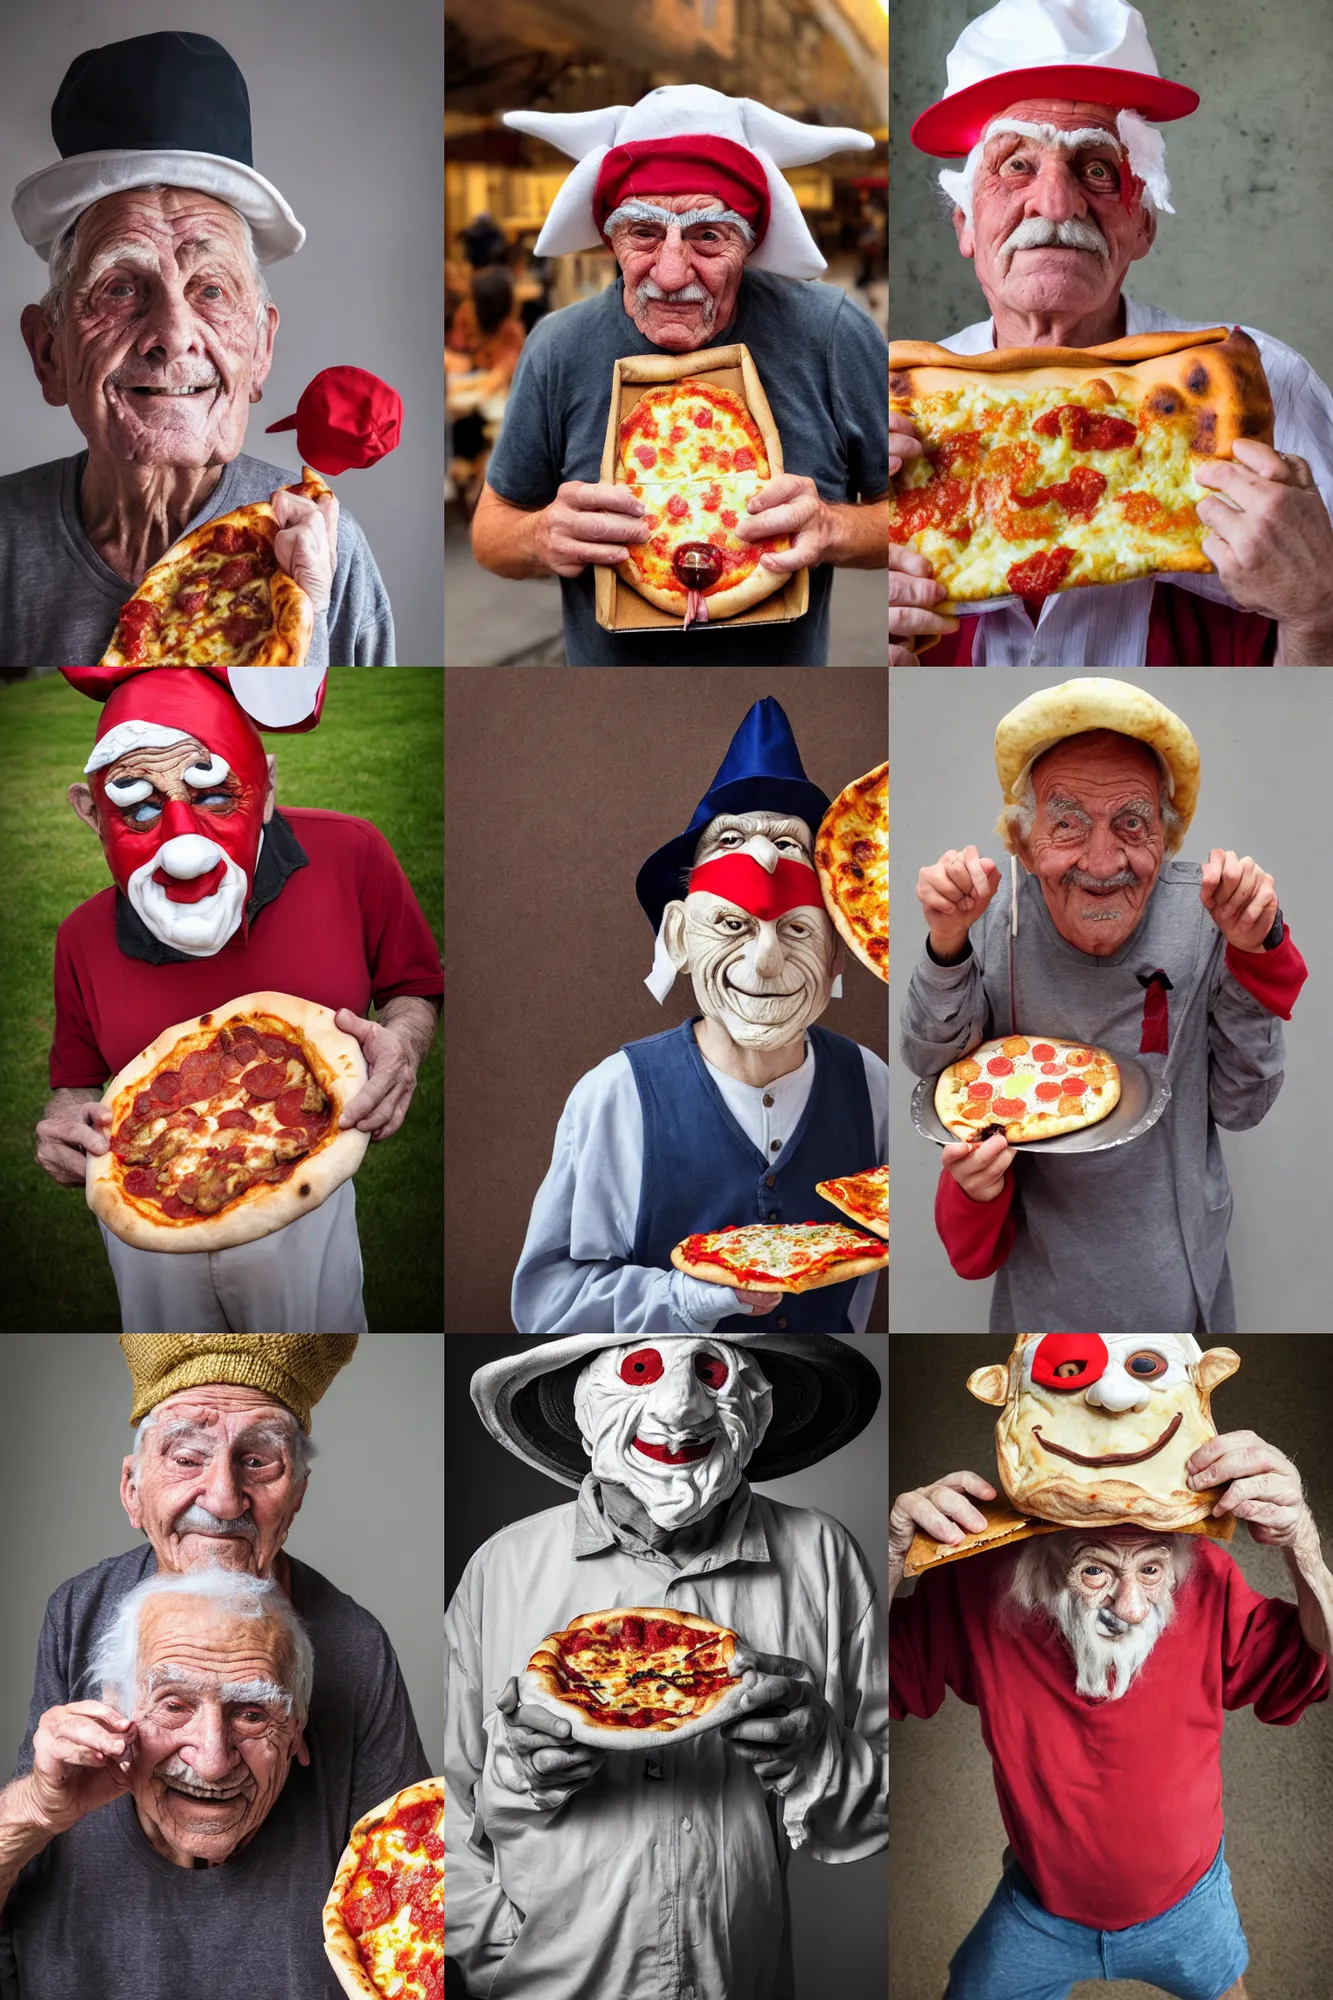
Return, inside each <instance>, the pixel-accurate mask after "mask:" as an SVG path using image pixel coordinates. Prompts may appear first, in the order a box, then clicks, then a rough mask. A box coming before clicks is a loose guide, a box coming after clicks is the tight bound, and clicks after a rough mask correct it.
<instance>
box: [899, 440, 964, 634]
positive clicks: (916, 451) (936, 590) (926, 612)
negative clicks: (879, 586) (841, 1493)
mask: <svg viewBox="0 0 1333 2000" xmlns="http://www.w3.org/2000/svg"><path fill="white" fill-rule="evenodd" d="M924 452H925V446H924V445H923V444H922V442H921V440H920V438H919V437H918V436H917V434H916V429H915V426H914V425H913V424H912V422H911V421H910V419H909V418H907V417H905V416H903V414H902V412H901V411H899V410H895V409H894V408H893V406H892V404H890V406H889V475H890V477H891V478H892V477H895V476H896V475H897V474H898V473H899V472H901V471H902V468H903V464H904V462H905V461H906V460H907V459H909V458H921V457H922V456H923V455H924ZM947 596H948V592H947V591H946V590H945V588H944V586H943V584H940V583H936V581H935V578H934V575H933V574H932V572H931V567H930V563H929V562H928V561H927V559H926V557H925V556H919V555H918V554H917V553H916V550H915V549H904V548H898V547H896V546H895V545H893V544H890V546H889V665H890V666H891V667H910V666H911V665H912V663H913V661H914V660H915V659H916V654H915V653H914V652H913V651H912V649H911V647H910V646H895V645H894V643H893V642H894V640H895V639H912V638H916V637H919V636H920V635H921V634H928V635H929V636H931V637H933V638H939V637H941V636H942V635H943V634H944V633H946V632H956V631H957V630H958V620H957V619H956V618H951V617H949V616H947V615H941V614H940V613H939V612H937V611H935V610H933V609H932V606H934V605H937V604H939V603H940V601H941V600H942V599H943V598H945V597H947Z"/></svg>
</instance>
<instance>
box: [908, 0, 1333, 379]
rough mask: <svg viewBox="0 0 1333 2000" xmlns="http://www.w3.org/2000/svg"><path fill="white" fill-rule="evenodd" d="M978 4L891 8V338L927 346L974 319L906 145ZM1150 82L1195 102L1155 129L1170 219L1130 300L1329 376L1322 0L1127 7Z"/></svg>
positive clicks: (1331, 280)
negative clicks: (1137, 18)
mask: <svg viewBox="0 0 1333 2000" xmlns="http://www.w3.org/2000/svg"><path fill="white" fill-rule="evenodd" d="M990 4H991V0H897V4H896V5H895V6H894V8H893V11H892V14H891V17H890V26H891V50H892V61H891V65H890V82H891V86H892V108H891V114H890V128H891V131H892V134H893V140H892V154H891V161H890V184H891V191H892V192H891V199H890V210H889V228H890V239H889V241H890V269H891V271H892V277H893V287H892V294H891V317H890V325H889V332H890V335H891V336H893V337H897V338H904V339H905V338H912V339H916V340H938V339H940V338H942V336H944V335H945V334H948V333H951V332H953V331H955V330H956V329H957V328H958V327H961V326H967V325H969V324H970V323H971V322H972V321H973V320H977V319H983V318H985V317H986V316H987V309H986V304H985V300H984V298H983V297H982V294H981V291H980V288H979V287H978V285H977V283H976V280H975V278H974V276H973V274H972V267H971V265H970V264H968V263H966V262H965V261H964V260H963V258H961V257H960V256H959V254H958V250H957V246H956V244H955V242H954V238H953V231H952V229H951V228H950V227H949V223H948V221H947V219H946V217H945V214H944V211H943V207H942V203H941V201H940V198H939V190H938V187H937V185H936V182H935V173H936V171H937V170H938V168H939V167H941V166H943V165H945V164H953V165H957V164H959V163H958V162H957V161H954V162H952V163H946V162H945V161H942V160H941V161H931V160H929V159H927V157H926V155H925V154H924V153H918V152H917V151H916V150H915V148H914V147H913V146H912V145H911V143H910V141H909V139H908V136H907V135H908V130H909V128H910V126H911V123H912V120H913V119H914V118H915V117H916V116H917V115H918V114H919V113H920V112H921V111H923V110H924V109H925V107H926V106H927V105H928V104H933V103H934V102H935V100H936V99H937V98H938V97H940V96H942V94H943V91H944V83H945V69H944V60H945V57H946V55H947V54H948V51H949V50H950V49H951V48H952V46H953V44H954V42H955V41H956V40H957V38H958V35H959V34H960V33H961V31H962V29H963V27H964V26H965V25H966V23H967V22H968V21H969V20H971V19H972V18H973V17H974V16H976V15H978V14H983V13H985V12H986V11H987V10H988V8H989V6H990ZM1139 11H1140V12H1141V13H1142V14H1143V15H1144V17H1145V19H1146V21H1147V24H1148V33H1149V36H1150V38H1151V41H1152V46H1153V52H1154V54H1155V55H1156V57H1157V64H1158V68H1159V69H1160V71H1161V73H1162V75H1163V76H1168V77H1172V78H1174V79H1176V80H1177V81H1178V82H1181V83H1187V84H1190V85H1191V86H1192V87H1193V88H1194V89H1196V90H1197V91H1198V92H1199V94H1200V97H1201V100H1202V102H1201V103H1200V105H1199V109H1198V110H1197V111H1196V112H1195V113H1194V115H1193V116H1192V117H1191V118H1187V119H1184V120H1182V121H1179V122H1176V123H1174V124H1171V125H1167V126H1165V127H1163V130H1164V132H1165V135H1166V142H1167V169H1168V172H1169V173H1170V176H1171V187H1172V196H1171V199H1172V206H1173V207H1174V208H1175V211H1176V212H1175V214H1174V215H1164V216H1163V217H1162V221H1161V229H1160V233H1159V235H1158V239H1157V245H1156V248H1155V249H1154V250H1153V252H1152V253H1151V255H1150V256H1149V257H1148V258H1147V260H1146V261H1145V262H1143V263H1141V264H1136V265H1134V266H1133V268H1132V270H1131V272H1130V276H1129V279H1128V281H1127V289H1128V290H1129V292H1130V294H1131V296H1133V297H1136V298H1141V299H1145V300H1148V301H1150V302H1151V303H1152V304H1154V305H1159V306H1162V307H1165V308H1167V309H1168V310H1174V311H1176V312H1178V313H1180V315H1181V316H1182V318H1185V319H1217V320H1219V321H1220V320H1231V321H1239V322H1242V323H1244V324H1248V325H1250V326H1259V327H1262V328H1263V329H1264V330H1265V331H1266V332H1268V333H1272V334H1275V335H1277V337H1278V338H1279V339H1281V340H1285V341H1287V342H1289V343H1290V345H1291V346H1293V347H1295V348H1297V349H1299V351H1300V352H1301V353H1302V354H1303V355H1304V356H1305V357H1306V359H1307V360H1308V361H1309V362H1310V364H1311V366H1312V367H1313V368H1314V369H1315V370H1316V371H1317V372H1318V373H1319V374H1320V375H1322V376H1323V378H1324V380H1325V381H1329V380H1333V261H1331V260H1330V259H1329V258H1328V257H1327V256H1326V255H1325V254H1324V253H1323V250H1322V247H1321V246H1320V244H1319V241H1318V239H1317V238H1316V237H1314V236H1312V234H1311V223H1312V221H1313V219H1314V218H1316V217H1318V216H1321V215H1325V214H1327V212H1328V208H1329V204H1330V201H1333V153H1330V151H1329V148H1328V147H1327V146H1326V145H1324V144H1323V142H1322V140H1321V138H1320V137H1319V134H1320V133H1321V131H1322V128H1323V124H1324V112H1325V104H1324V95H1325V89H1326V83H1327V78H1328V75H1329V65H1330V61H1331V60H1333V8H1330V7H1329V5H1328V0H1267V4H1266V5H1265V6H1264V7H1263V9H1262V11H1261V12H1257V11H1256V9H1255V7H1254V5H1253V0H1176V3H1175V4H1172V5H1170V6H1167V5H1166V4H1164V0H1139Z"/></svg>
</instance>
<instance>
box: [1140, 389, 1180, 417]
mask: <svg viewBox="0 0 1333 2000" xmlns="http://www.w3.org/2000/svg"><path fill="white" fill-rule="evenodd" d="M1144 408H1145V409H1146V410H1147V411H1148V412H1149V413H1150V415H1152V416H1154V417H1174V415H1175V414H1176V411H1177V410H1178V409H1179V408H1180V398H1179V396H1177V394H1176V392H1175V390H1174V389H1154V390H1153V392H1152V394H1151V396H1149V398H1148V400H1147V402H1146V403H1145V404H1144Z"/></svg>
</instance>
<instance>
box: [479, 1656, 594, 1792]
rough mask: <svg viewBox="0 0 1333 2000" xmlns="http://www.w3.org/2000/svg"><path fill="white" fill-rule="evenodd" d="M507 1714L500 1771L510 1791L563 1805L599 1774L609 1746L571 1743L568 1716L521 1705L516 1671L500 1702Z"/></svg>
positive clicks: (502, 1712)
mask: <svg viewBox="0 0 1333 2000" xmlns="http://www.w3.org/2000/svg"><path fill="white" fill-rule="evenodd" d="M495 1706H496V1708H497V1709H498V1710H499V1712H500V1715H501V1716H502V1718H503V1721H502V1724H501V1729H502V1734H503V1742H497V1745H496V1758H495V1769H496V1775H497V1776H498V1777H499V1780H500V1782H501V1784H502V1785H504V1787H505V1789H506V1790H507V1791H511V1792H526V1793H528V1794H529V1795H530V1796H531V1797H532V1798H534V1799H535V1800H536V1801H537V1803H538V1804H539V1805H563V1804H564V1802H565V1799H566V1798H568V1797H569V1795H570V1794H571V1793H572V1792H576V1791H581V1790H582V1788H583V1787H584V1785H586V1784H588V1783H589V1781H590V1780H591V1779H593V1778H595V1777H596V1776H597V1773H598V1772H599V1771H600V1770H601V1768H602V1766H603V1764H604V1763H605V1762H606V1752H605V1750H594V1749H593V1748H592V1746H591V1745H590V1744H587V1743H571V1742H570V1740H569V1736H570V1728H569V1724H568V1723H567V1722H566V1721H565V1719H564V1717H563V1716H560V1715H552V1714H551V1712H550V1710H549V1709H546V1708H539V1707H537V1706H536V1705H535V1704H534V1703H532V1702H529V1703H527V1704H525V1705H524V1706H523V1707H520V1706H519V1700H518V1679H517V1677H516V1676H515V1675H513V1674H511V1675H510V1677H509V1679H508V1680H507V1681H506V1682H505V1684H504V1687H503V1688H502V1689H501V1691H500V1695H499V1698H498V1699H497V1701H496V1704H495Z"/></svg>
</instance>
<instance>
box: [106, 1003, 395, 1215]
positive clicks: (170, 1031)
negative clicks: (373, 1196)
mask: <svg viewBox="0 0 1333 2000" xmlns="http://www.w3.org/2000/svg"><path fill="white" fill-rule="evenodd" d="M366 1073H367V1072H366V1062H365V1057H364V1056H363V1055H362V1053H361V1045H360V1043H359V1042H357V1041H356V1039H355V1037H354V1036H352V1035H345V1034H344V1033H343V1032H342V1030H341V1029H340V1028H337V1027H335V1026H334V1017H333V1011H332V1009H330V1008H328V1007H320V1006H318V1005H316V1004H315V1003H314V1002H313V1001H309V1000H300V999H298V998H297V997H296V995H295V994H291V993H247V994H243V995H242V996H241V998H240V999H238V1000H233V1001H232V1002H231V1003H230V1004H229V1005H228V1006H226V1007H217V1008H214V1009H212V1011H211V1012H209V1013H207V1014H200V1015H198V1016H197V1017H196V1018H195V1019H194V1020H192V1021H185V1022H182V1023H180V1024H178V1025H177V1026H175V1027H172V1028H166V1029H164V1030H163V1032H162V1033H161V1034H160V1035H159V1036H158V1037H157V1039H156V1040H155V1041H154V1042H152V1043H150V1044H149V1046H148V1047H147V1048H146V1049H144V1050H143V1052H142V1053H141V1054H140V1055H137V1056H136V1057H135V1058H134V1060H133V1062H130V1063H127V1064H126V1065H125V1067H124V1069H122V1070H121V1071H120V1073H119V1075H118V1076H115V1077H113V1078H112V1080H111V1082H110V1083H109V1084H108V1085H107V1087H106V1090H105V1092H104V1093H103V1097H102V1102H103V1104H104V1105H105V1106H106V1107H107V1108H108V1110H109V1111H110V1112H111V1129H110V1133H109V1137H110V1140H111V1147H110V1151H109V1152H106V1153H102V1154H99V1155H96V1156H94V1155H93V1154H89V1155H88V1170H87V1183H86V1191H87V1199H88V1206H89V1207H90V1208H91V1209H92V1211H93V1213H94V1214H95V1215H96V1216H97V1217H98V1219H99V1220H100V1221H102V1222H104V1223H105V1224H106V1226H107V1228H108V1229H109V1230H110V1231H111V1232H112V1234H113V1235H114V1236H118V1237H119V1238H120V1240H121V1241H122V1242H123V1243H129V1244H131V1245H133V1246H134V1248H136V1249H139V1250H169V1251H191V1250H209V1251H211V1250H224V1249H227V1248H230V1247H231V1246H232V1245H234V1244H237V1243H253V1242H255V1241H256V1240H257V1239H258V1238H259V1237H261V1236H269V1235H271V1234H272V1233H273V1231H274V1230H276V1229H284V1228H285V1227H286V1226H287V1224H288V1223H289V1222H294V1221H296V1219H297V1217H298V1216H301V1215H305V1214H308V1213H309V1211H310V1210H311V1209H314V1208H318V1207H319V1205H320V1203H321V1202H323V1201H326V1200H327V1199H328V1197H329V1196H330V1195H331V1194H332V1193H333V1191H334V1189H335V1188H338V1187H341V1185H342V1183H343V1182H344V1181H345V1180H347V1179H348V1178H349V1177H350V1176H351V1175H352V1174H354V1173H355V1172H356V1170H357V1168H358V1167H359V1166H360V1164H361V1161H362V1159H363V1158H364V1157H365V1151H366V1146H367V1144H368V1143H369V1141H368V1137H367V1135H366V1133H364V1132H356V1131H353V1130H351V1129H350V1128H349V1129H348V1130H346V1131H342V1130H340V1129H339V1125H338V1120H339V1117H340V1116H341V1114H342V1113H343V1112H344V1111H345V1110H346V1109H347V1106H348V1105H349V1104H350V1102H351V1100H352V1098H353V1097H354V1096H355V1095H356V1093H357V1091H358V1090H359V1089H360V1088H361V1085H362V1084H363V1083H364V1082H365V1080H366Z"/></svg>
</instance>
